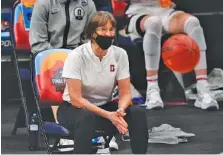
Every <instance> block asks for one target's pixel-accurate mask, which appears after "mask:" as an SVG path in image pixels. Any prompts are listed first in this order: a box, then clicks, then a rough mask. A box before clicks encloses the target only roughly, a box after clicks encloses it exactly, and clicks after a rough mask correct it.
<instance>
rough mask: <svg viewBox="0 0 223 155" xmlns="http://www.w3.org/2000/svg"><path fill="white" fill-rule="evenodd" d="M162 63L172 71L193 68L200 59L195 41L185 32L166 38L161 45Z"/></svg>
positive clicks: (182, 71) (185, 71) (183, 71)
mask: <svg viewBox="0 0 223 155" xmlns="http://www.w3.org/2000/svg"><path fill="white" fill-rule="evenodd" d="M162 59H163V61H164V64H165V65H166V66H167V67H168V68H169V69H171V70H172V71H176V72H180V73H187V72H190V71H192V70H193V69H194V67H195V66H196V65H197V63H198V61H199V59H200V50H199V47H198V45H197V43H196V42H195V41H194V40H193V39H191V38H190V37H189V36H187V35H185V34H176V35H173V36H171V37H170V38H168V39H167V40H166V41H165V42H164V44H163V46H162Z"/></svg>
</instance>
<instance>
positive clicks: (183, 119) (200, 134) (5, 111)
mask: <svg viewBox="0 0 223 155" xmlns="http://www.w3.org/2000/svg"><path fill="white" fill-rule="evenodd" d="M222 105H223V103H222V102H220V110H219V111H202V110H200V109H196V108H194V107H193V102H189V104H188V105H183V106H167V107H166V108H165V109H164V110H162V111H147V120H148V127H149V128H152V127H154V126H159V125H161V124H164V123H165V124H170V125H172V126H174V127H179V128H181V129H182V130H183V131H185V132H190V133H194V134H195V137H193V138H191V139H189V140H188V142H187V143H180V144H175V145H170V144H149V145H148V151H147V153H148V154H219V153H220V152H223V124H222V122H223V106H222ZM18 108H19V105H18V104H8V105H2V114H1V116H2V128H1V129H2V132H1V134H2V137H1V143H2V146H1V150H2V154H44V153H46V151H44V150H41V151H35V152H33V151H29V150H28V136H27V131H26V128H20V129H18V131H17V134H16V135H11V131H12V128H13V125H14V121H15V119H16V113H17V110H18ZM117 140H118V144H119V148H120V149H119V150H118V151H115V152H112V153H114V154H130V153H131V149H130V145H129V142H123V141H122V140H121V138H120V137H119V136H118V137H117ZM41 145H42V146H43V144H41Z"/></svg>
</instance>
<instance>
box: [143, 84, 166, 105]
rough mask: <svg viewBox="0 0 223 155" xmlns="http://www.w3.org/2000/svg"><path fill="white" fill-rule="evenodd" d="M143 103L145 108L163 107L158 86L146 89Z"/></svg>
mask: <svg viewBox="0 0 223 155" xmlns="http://www.w3.org/2000/svg"><path fill="white" fill-rule="evenodd" d="M145 105H146V109H163V107H164V104H163V100H162V99H161V97H160V89H159V87H158V86H155V87H151V88H149V89H147V93H146V103H145Z"/></svg>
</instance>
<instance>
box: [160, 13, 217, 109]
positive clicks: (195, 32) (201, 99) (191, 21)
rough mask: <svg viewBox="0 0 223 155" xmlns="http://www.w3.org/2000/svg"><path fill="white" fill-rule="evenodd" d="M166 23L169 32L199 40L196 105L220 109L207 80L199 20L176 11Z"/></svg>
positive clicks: (204, 47)
mask: <svg viewBox="0 0 223 155" xmlns="http://www.w3.org/2000/svg"><path fill="white" fill-rule="evenodd" d="M166 24H168V26H164V27H165V29H166V30H167V31H168V32H170V33H173V34H176V33H186V34H187V35H188V36H190V37H191V38H192V39H194V40H195V41H196V42H197V44H198V46H199V48H200V60H199V62H198V64H197V66H196V67H195V74H196V79H197V91H198V99H197V100H196V101H195V107H198V108H201V109H218V108H219V106H218V103H217V101H216V100H215V99H214V98H213V97H212V96H211V95H210V88H209V85H208V82H207V62H206V49H207V47H206V42H205V38H204V33H203V29H202V27H201V25H200V22H199V20H198V19H197V18H196V17H194V16H192V15H190V14H187V13H184V12H177V11H176V12H174V13H172V14H171V15H170V16H169V20H168V22H167V23H166Z"/></svg>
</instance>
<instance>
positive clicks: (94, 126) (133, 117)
mask: <svg viewBox="0 0 223 155" xmlns="http://www.w3.org/2000/svg"><path fill="white" fill-rule="evenodd" d="M100 107H101V108H103V109H105V110H107V111H116V110H117V108H118V106H117V103H116V102H109V103H107V104H106V105H103V106H100ZM126 113H127V115H126V116H125V118H124V119H125V120H126V122H127V123H128V129H129V134H130V139H131V141H130V145H131V149H132V152H133V153H134V154H145V153H146V151H147V146H148V129H147V121H146V115H145V109H143V108H142V107H140V106H137V105H133V106H130V107H129V108H127V109H126ZM57 115H58V121H59V123H60V124H61V125H63V126H64V127H66V128H67V129H68V130H69V131H70V132H71V133H72V134H73V135H74V140H75V149H74V151H75V153H76V154H82V153H83V154H90V153H92V152H91V151H92V138H94V137H95V131H96V130H103V131H105V132H106V133H107V134H108V135H114V134H115V133H117V129H116V127H115V126H114V125H113V124H112V123H111V121H110V120H108V119H105V118H102V117H100V116H98V115H96V114H94V113H93V112H90V111H88V110H87V109H78V108H76V107H74V106H72V105H71V104H70V103H68V102H63V103H62V104H61V105H60V106H59V109H58V112H57Z"/></svg>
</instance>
